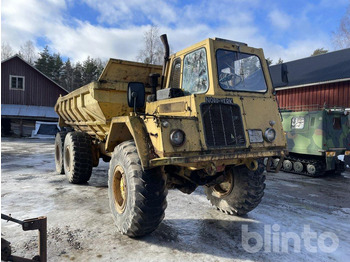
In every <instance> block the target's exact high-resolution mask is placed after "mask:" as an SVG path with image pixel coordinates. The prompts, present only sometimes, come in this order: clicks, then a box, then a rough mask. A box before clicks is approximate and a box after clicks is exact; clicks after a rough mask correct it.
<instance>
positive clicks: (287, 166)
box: [283, 160, 293, 171]
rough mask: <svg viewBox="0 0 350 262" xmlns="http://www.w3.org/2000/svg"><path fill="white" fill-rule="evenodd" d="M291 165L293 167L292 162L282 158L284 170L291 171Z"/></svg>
mask: <svg viewBox="0 0 350 262" xmlns="http://www.w3.org/2000/svg"><path fill="white" fill-rule="evenodd" d="M292 167H293V165H292V162H290V161H289V160H284V161H283V168H284V170H286V171H291V170H292Z"/></svg>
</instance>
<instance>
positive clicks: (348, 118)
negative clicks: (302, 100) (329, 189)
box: [272, 106, 350, 177]
mask: <svg viewBox="0 0 350 262" xmlns="http://www.w3.org/2000/svg"><path fill="white" fill-rule="evenodd" d="M299 108H300V109H301V110H299V111H298V110H296V107H294V108H290V110H287V109H285V110H282V117H283V122H282V123H283V129H284V131H285V132H286V137H287V144H288V146H287V149H288V152H289V155H287V156H286V157H285V158H284V160H283V162H282V167H281V170H283V171H285V172H291V173H297V174H302V175H308V176H313V177H317V176H322V175H324V174H328V173H341V172H342V171H344V167H345V165H344V162H343V161H340V160H339V159H338V156H339V155H345V156H349V155H350V114H349V112H348V111H345V110H344V109H342V108H328V109H327V108H319V107H315V106H311V107H299ZM278 162H279V159H275V160H274V161H273V163H272V165H274V166H277V164H278Z"/></svg>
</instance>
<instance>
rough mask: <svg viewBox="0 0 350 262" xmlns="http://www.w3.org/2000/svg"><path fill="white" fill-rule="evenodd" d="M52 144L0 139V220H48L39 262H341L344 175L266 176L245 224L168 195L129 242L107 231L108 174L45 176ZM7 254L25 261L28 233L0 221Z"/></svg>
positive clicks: (347, 231)
mask: <svg viewBox="0 0 350 262" xmlns="http://www.w3.org/2000/svg"><path fill="white" fill-rule="evenodd" d="M53 142H54V141H53V140H36V139H12V138H11V139H10V138H3V139H2V143H1V146H2V147H1V160H2V163H1V171H2V172H1V213H4V214H11V215H12V216H13V217H15V218H18V219H27V218H33V217H38V216H47V218H48V258H49V260H48V261H72V260H74V261H117V260H118V261H232V260H234V261H349V260H350V238H349V236H350V223H349V221H350V192H349V188H350V173H349V172H348V171H347V172H345V173H343V174H342V175H341V176H333V177H332V176H329V177H324V178H316V179H315V178H309V177H303V176H297V175H292V174H286V173H283V172H281V173H277V174H267V179H266V190H265V196H264V198H263V201H262V202H261V204H260V205H259V206H258V207H257V208H256V209H255V210H253V211H252V212H250V213H249V214H248V215H246V216H244V217H234V216H228V215H225V214H222V213H220V212H219V211H217V210H215V209H214V208H213V207H211V205H210V204H209V202H208V201H207V199H206V197H205V195H204V193H203V189H202V188H198V189H197V190H196V191H195V192H194V193H193V194H192V195H185V194H183V193H181V192H179V191H175V190H171V191H169V194H168V208H167V210H166V215H165V219H164V220H163V222H162V223H161V225H160V226H159V228H158V229H157V230H156V231H155V232H153V233H152V234H150V235H149V236H146V237H143V238H140V239H131V238H128V237H126V236H121V235H119V234H118V233H117V232H116V231H115V227H114V225H113V219H112V216H111V214H110V211H109V205H108V196H107V169H108V164H107V163H104V162H101V163H100V166H99V167H98V168H95V169H94V170H93V175H92V177H91V180H90V181H89V183H88V184H86V185H72V184H69V183H68V182H67V180H66V179H65V176H64V175H57V174H56V173H55V167H54V154H53V151H54V145H53ZM1 232H2V237H3V238H5V239H7V240H8V241H10V242H11V243H12V249H13V254H14V255H18V256H25V257H27V258H31V257H33V256H34V255H35V254H36V252H37V232H35V231H27V232H24V231H22V229H21V227H20V226H19V225H17V224H14V223H12V222H6V221H4V220H2V221H1Z"/></svg>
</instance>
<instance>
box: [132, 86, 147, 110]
mask: <svg viewBox="0 0 350 262" xmlns="http://www.w3.org/2000/svg"><path fill="white" fill-rule="evenodd" d="M128 105H129V107H133V108H135V109H136V108H140V107H144V106H145V86H144V84H143V83H140V82H130V83H129V84H128Z"/></svg>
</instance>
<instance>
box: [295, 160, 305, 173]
mask: <svg viewBox="0 0 350 262" xmlns="http://www.w3.org/2000/svg"><path fill="white" fill-rule="evenodd" d="M293 167H294V170H295V172H301V171H303V164H302V163H301V162H295V163H294V166H293Z"/></svg>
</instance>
